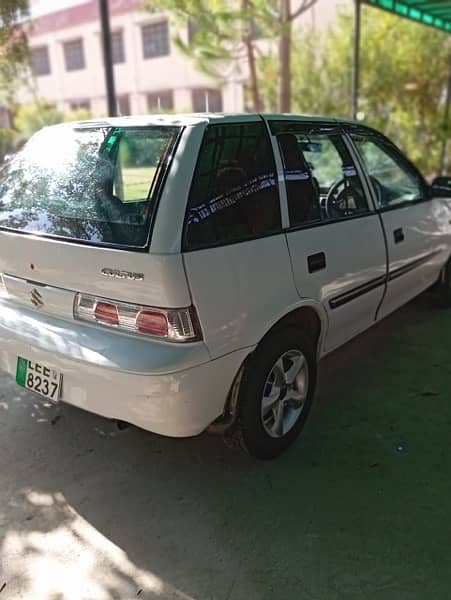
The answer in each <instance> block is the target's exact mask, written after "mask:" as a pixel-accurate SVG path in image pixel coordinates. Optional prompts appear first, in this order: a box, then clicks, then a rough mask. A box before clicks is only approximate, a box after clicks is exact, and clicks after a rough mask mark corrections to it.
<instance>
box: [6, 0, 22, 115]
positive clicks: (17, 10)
mask: <svg viewBox="0 0 451 600" xmlns="http://www.w3.org/2000/svg"><path fill="white" fill-rule="evenodd" d="M28 9H29V2H28V0H1V2H0V101H2V102H3V103H5V104H6V105H8V106H10V105H11V104H12V102H13V98H14V94H15V91H16V89H17V86H18V84H19V82H20V80H21V79H22V77H23V74H24V72H25V71H26V69H27V67H28V59H29V57H28V48H27V42H26V36H25V32H24V29H23V19H24V18H25V17H26V16H27V15H28Z"/></svg>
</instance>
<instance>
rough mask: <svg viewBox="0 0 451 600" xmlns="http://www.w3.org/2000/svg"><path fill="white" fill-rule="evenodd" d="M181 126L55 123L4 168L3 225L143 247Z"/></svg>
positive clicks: (0, 175)
mask: <svg viewBox="0 0 451 600" xmlns="http://www.w3.org/2000/svg"><path fill="white" fill-rule="evenodd" d="M179 132H180V128H179V127H172V126H166V127H165V126H162V127H155V126H152V127H98V128H95V129H78V130H77V129H72V128H71V127H70V126H59V127H58V126H57V127H51V128H48V129H43V130H42V131H40V132H39V133H37V134H35V135H34V136H33V137H32V138H31V139H30V140H29V142H28V143H27V144H26V145H25V146H24V148H23V149H22V150H21V151H20V152H19V153H18V154H16V155H15V156H13V157H12V158H10V159H9V160H8V161H7V162H6V163H5V164H4V165H3V166H2V168H1V170H0V228H6V229H10V230H15V231H24V232H30V233H35V234H39V235H47V236H52V237H60V238H65V239H70V240H78V241H85V242H90V243H93V244H108V245H115V246H126V247H135V248H142V247H145V246H146V245H147V242H148V239H149V233H150V223H151V219H152V216H153V213H154V211H155V206H156V199H157V196H158V192H159V187H160V185H161V181H162V179H163V176H164V173H165V171H166V170H167V169H168V166H169V159H170V156H171V154H172V150H173V148H174V145H175V142H176V139H177V137H178V134H179Z"/></svg>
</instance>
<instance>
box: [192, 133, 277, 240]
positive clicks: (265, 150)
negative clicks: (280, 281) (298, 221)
mask: <svg viewBox="0 0 451 600" xmlns="http://www.w3.org/2000/svg"><path fill="white" fill-rule="evenodd" d="M280 230H281V220H280V204H279V194H278V189H277V178H276V172H275V165H274V158H273V154H272V148H271V143H270V141H269V137H268V135H267V132H266V128H265V125H264V124H263V123H242V124H238V123H237V124H231V125H210V126H209V127H208V129H207V131H206V134H205V137H204V140H203V143H202V147H201V150H200V154H199V158H198V162H197V166H196V170H195V173H194V177H193V183H192V186H191V192H190V196H189V202H188V209H187V215H186V222H185V233H184V249H185V250H195V249H199V248H205V247H209V246H217V245H221V244H230V243H234V242H240V241H244V240H249V239H253V238H258V237H262V236H265V235H270V234H272V233H276V232H279V231H280Z"/></svg>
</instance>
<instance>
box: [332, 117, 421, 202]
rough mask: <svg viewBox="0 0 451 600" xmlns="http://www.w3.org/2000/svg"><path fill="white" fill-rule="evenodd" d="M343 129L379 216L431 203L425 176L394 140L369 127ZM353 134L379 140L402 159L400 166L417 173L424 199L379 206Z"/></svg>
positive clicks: (360, 126) (357, 126) (345, 127)
mask: <svg viewBox="0 0 451 600" xmlns="http://www.w3.org/2000/svg"><path fill="white" fill-rule="evenodd" d="M343 129H344V133H345V135H346V137H347V138H348V140H349V143H350V144H351V145H352V148H353V149H354V153H355V154H356V157H357V158H358V160H359V161H360V163H361V165H362V170H363V173H364V175H365V178H366V181H367V185H368V188H369V189H370V191H371V196H372V199H373V203H374V206H375V207H376V212H377V213H378V214H383V213H386V212H391V211H393V210H400V209H405V208H408V207H410V206H416V205H417V204H424V203H425V202H429V201H430V196H429V194H428V188H429V185H428V183H427V181H426V179H425V178H424V176H423V174H422V173H421V171H420V170H419V169H418V167H417V166H416V165H415V164H414V163H413V162H412V161H411V160H410V159H409V158H408V157H407V156H406V155H405V154H404V152H403V151H402V150H401V149H400V148H398V146H397V145H396V144H395V143H394V142H392V140H390V138H388V137H387V136H385V135H384V134H382V133H381V132H380V131H377V130H376V129H372V128H371V127H367V126H364V125H350V124H348V125H345V126H344V128H343ZM352 134H354V135H361V136H362V137H365V138H368V139H370V140H371V139H375V140H379V141H380V142H381V143H382V144H383V145H385V146H387V147H388V148H389V149H390V150H392V151H393V152H394V154H395V155H396V157H397V158H399V159H400V165H401V166H402V165H405V166H406V167H407V168H408V169H409V170H410V171H413V173H415V175H416V176H417V177H418V180H419V182H420V183H421V185H422V187H423V197H422V198H418V199H416V200H405V201H404V202H397V203H395V204H392V205H388V206H379V204H378V202H377V194H376V191H375V189H374V186H373V184H372V182H371V178H370V176H369V173H368V172H367V168H366V166H365V164H364V163H363V158H362V157H361V156H360V153H359V150H358V148H357V146H356V144H355V142H354V140H353V139H352Z"/></svg>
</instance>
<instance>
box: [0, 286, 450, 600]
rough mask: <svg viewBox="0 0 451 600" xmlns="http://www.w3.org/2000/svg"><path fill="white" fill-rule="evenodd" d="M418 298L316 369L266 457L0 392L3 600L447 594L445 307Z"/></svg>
mask: <svg viewBox="0 0 451 600" xmlns="http://www.w3.org/2000/svg"><path fill="white" fill-rule="evenodd" d="M431 305H432V302H431V299H430V298H427V297H422V298H420V299H419V300H417V301H415V302H414V303H413V304H410V305H409V306H407V307H406V308H404V309H403V310H402V311H399V312H398V313H396V314H395V315H394V316H392V317H391V318H390V319H388V320H386V321H385V322H383V323H381V324H380V325H378V326H377V327H375V328H374V329H373V330H372V331H371V332H369V333H368V334H365V335H364V336H361V337H360V338H358V339H357V340H356V341H354V342H352V343H350V344H348V345H347V347H346V348H345V349H343V350H342V351H339V352H338V353H335V354H334V355H332V356H331V357H329V358H327V359H326V360H325V361H324V364H323V366H322V384H321V390H320V393H319V397H318V401H317V404H316V407H315V410H314V412H313V414H312V417H311V419H310V421H309V423H308V426H307V429H306V431H305V434H304V436H303V438H302V440H301V441H299V442H298V443H297V444H296V445H295V447H294V448H293V449H292V450H291V451H289V452H288V453H287V454H286V455H285V456H283V457H282V458H281V459H279V460H277V461H275V462H272V463H257V462H254V461H252V460H250V459H249V458H248V457H246V456H245V455H243V454H241V453H240V452H238V451H232V450H227V449H226V448H224V447H223V445H222V441H221V440H220V439H219V438H214V437H209V436H201V437H199V438H196V439H190V440H172V439H165V438H160V437H157V436H155V435H152V434H149V433H145V432H143V431H140V430H137V429H134V428H130V429H128V430H126V431H124V432H117V430H116V429H115V427H114V426H113V424H112V423H110V422H109V421H107V420H104V419H101V418H99V417H96V416H94V415H90V414H87V413H84V412H81V411H79V410H77V409H74V408H71V407H69V406H59V407H48V406H45V405H44V404H43V403H41V402H40V401H39V400H38V399H37V398H36V397H35V396H34V395H30V394H28V393H22V392H21V391H19V390H18V389H17V388H16V386H15V384H14V383H13V382H11V381H10V380H9V379H6V378H4V377H3V378H2V379H1V382H0V461H1V463H0V464H1V470H0V534H1V536H0V560H1V563H0V600H5V599H16V598H24V599H31V600H81V599H82V600H90V599H95V600H107V599H108V600H110V599H121V600H122V599H131V598H140V599H141V600H143V599H177V600H178V599H180V600H182V599H183V600H191V599H194V600H208V599H215V600H216V599H218V600H254V599H255V600H266V599H267V600H274V599H281V600H287V599H300V600H323V599H324V600H336V599H346V600H357V599H359V600H360V599H361V600H391V599H393V600H404V599H405V600H416V599H418V600H419V599H421V600H424V599H425V598H433V599H434V600H442V599H443V600H445V599H448V598H449V597H450V592H449V590H450V587H451V543H450V542H451V517H450V512H451V510H450V509H451V483H450V474H451V451H450V447H451V446H450V438H451V401H450V391H449V390H450V389H451V335H450V333H451V311H449V312H447V311H444V310H440V309H438V308H434V307H433V306H431Z"/></svg>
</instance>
